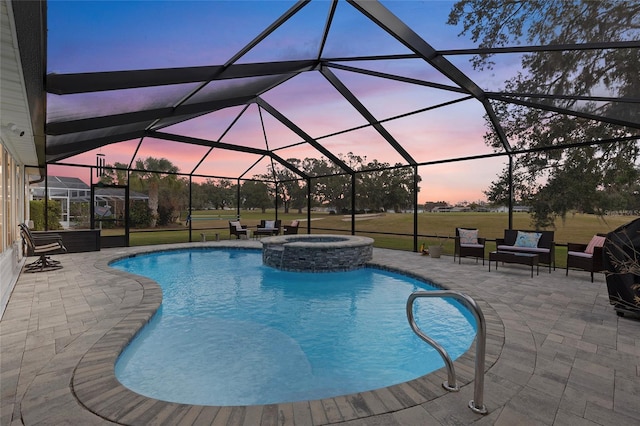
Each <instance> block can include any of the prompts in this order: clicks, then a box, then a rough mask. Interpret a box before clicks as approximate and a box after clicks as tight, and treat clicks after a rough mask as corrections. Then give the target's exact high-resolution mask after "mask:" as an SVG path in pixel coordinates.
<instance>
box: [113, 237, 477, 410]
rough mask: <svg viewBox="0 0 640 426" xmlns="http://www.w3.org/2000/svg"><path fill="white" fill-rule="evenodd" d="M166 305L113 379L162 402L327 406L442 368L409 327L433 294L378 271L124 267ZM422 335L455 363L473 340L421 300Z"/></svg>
mask: <svg viewBox="0 0 640 426" xmlns="http://www.w3.org/2000/svg"><path fill="white" fill-rule="evenodd" d="M111 266H112V267H114V268H117V269H121V270H125V271H129V272H132V273H135V274H139V275H143V276H147V277H149V278H151V279H153V280H155V281H157V282H158V283H159V284H160V286H161V287H162V292H163V302H162V306H161V308H160V309H159V310H158V312H157V313H156V315H155V316H154V317H153V318H152V320H151V321H150V322H149V323H148V324H147V325H146V326H145V327H144V328H143V329H142V330H141V331H140V333H139V334H138V335H137V336H136V337H135V338H134V340H133V341H132V342H131V343H130V345H129V346H127V347H126V348H125V350H124V351H123V353H122V354H121V355H120V357H119V359H118V361H117V363H116V368H115V369H116V377H117V378H118V380H119V381H120V382H121V383H122V384H123V385H125V386H127V387H128V388H130V389H131V390H133V391H135V392H137V393H139V394H142V395H145V396H148V397H152V398H156V399H160V400H165V401H171V402H179V403H185V404H194V405H255V404H272V403H279V402H292V401H300V400H311V399H320V398H326V397H331V396H337V395H344V394H349V393H355V392H361V391H365V390H372V389H376V388H380V387H385V386H390V385H393V384H397V383H402V382H406V381H409V380H412V379H414V378H417V377H420V376H422V375H424V374H427V373H429V372H431V371H434V370H437V369H439V368H441V367H443V366H444V363H443V361H442V360H441V358H440V357H439V355H438V354H437V353H436V351H435V350H433V349H432V348H431V347H430V346H429V345H428V344H426V343H425V342H423V341H422V340H421V339H420V338H419V337H418V336H416V335H415V334H414V333H413V331H412V330H411V328H410V327H409V324H408V321H407V318H406V310H405V309H406V308H405V306H406V301H407V298H408V297H409V295H410V294H411V293H412V292H413V291H417V290H426V289H427V290H428V289H433V287H431V286H429V285H428V284H425V283H423V282H421V281H418V280H414V279H412V278H409V277H406V276H403V275H400V274H396V273H391V272H387V271H382V270H378V269H373V268H363V269H359V270H356V271H350V272H331V273H299V272H285V271H280V270H276V269H273V268H270V267H267V266H263V265H262V256H261V252H260V251H255V250H237V249H192V250H176V251H162V252H156V253H153V254H146V255H140V256H135V257H131V258H126V259H123V260H119V261H117V262H115V263H113V264H112V265H111ZM415 317H416V322H417V323H418V325H419V326H420V327H421V328H422V329H423V330H424V331H425V332H426V333H427V334H428V335H429V336H430V337H433V338H435V339H436V341H438V342H439V343H441V344H442V345H443V346H444V347H445V349H446V350H447V351H448V352H449V354H450V356H451V357H452V358H453V359H455V358H457V357H459V356H460V355H462V354H463V353H464V352H466V351H467V350H468V348H469V347H470V345H471V343H472V342H473V339H474V337H475V322H474V319H473V316H472V314H471V313H470V312H468V311H467V310H466V309H465V308H464V307H462V306H461V305H459V304H458V303H457V302H455V301H452V300H443V299H437V298H425V299H419V300H417V301H416V303H415Z"/></svg>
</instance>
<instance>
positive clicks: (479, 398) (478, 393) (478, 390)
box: [407, 290, 488, 414]
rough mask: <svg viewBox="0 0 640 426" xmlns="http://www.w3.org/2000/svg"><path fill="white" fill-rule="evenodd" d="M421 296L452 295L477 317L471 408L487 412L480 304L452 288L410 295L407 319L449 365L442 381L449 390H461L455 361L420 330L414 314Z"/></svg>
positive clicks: (483, 331) (482, 318)
mask: <svg viewBox="0 0 640 426" xmlns="http://www.w3.org/2000/svg"><path fill="white" fill-rule="evenodd" d="M419 297H452V298H454V299H457V300H458V301H460V302H462V304H463V305H465V306H466V307H467V308H468V309H469V310H470V311H471V313H473V316H474V317H475V319H476V327H477V331H476V364H475V380H474V381H475V383H474V393H473V399H472V400H471V401H469V408H470V409H471V410H472V411H473V412H474V413H478V414H487V413H488V411H487V407H485V405H484V403H483V393H484V360H485V350H486V340H487V327H486V322H485V319H484V314H483V313H482V310H481V309H480V307H479V306H478V304H477V303H476V301H475V300H473V298H471V297H470V296H468V295H466V294H464V293H460V292H457V291H452V290H433V291H415V292H413V293H411V294H410V295H409V298H408V299H407V319H408V320H409V325H410V326H411V329H412V330H413V331H414V333H416V334H417V335H418V337H420V338H421V339H422V340H424V341H425V342H427V343H428V344H430V345H431V346H433V348H434V349H436V351H437V352H438V353H439V354H440V356H441V357H442V359H443V360H444V363H445V365H446V367H447V376H448V377H447V379H448V380H447V381H446V382H444V383H442V387H444V388H445V389H447V390H448V391H452V392H457V391H458V390H460V387H459V386H458V385H457V383H456V372H455V368H454V366H453V361H452V360H451V357H450V356H449V354H448V353H447V351H446V350H445V349H444V348H443V347H442V346H441V345H440V344H438V343H437V342H436V341H435V340H433V339H432V338H430V337H429V336H427V335H426V334H424V333H423V332H422V330H420V327H418V325H417V324H416V322H415V318H414V315H413V303H414V301H415V300H416V299H417V298H419Z"/></svg>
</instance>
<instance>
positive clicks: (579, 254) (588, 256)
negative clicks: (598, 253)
mask: <svg viewBox="0 0 640 426" xmlns="http://www.w3.org/2000/svg"><path fill="white" fill-rule="evenodd" d="M567 254H568V255H569V256H573V257H583V258H585V259H591V258H592V257H593V253H585V252H583V251H568V252H567Z"/></svg>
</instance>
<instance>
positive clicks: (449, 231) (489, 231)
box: [130, 210, 636, 267]
mask: <svg viewBox="0 0 640 426" xmlns="http://www.w3.org/2000/svg"><path fill="white" fill-rule="evenodd" d="M218 215H220V217H221V218H220V219H212V218H217V217H218ZM193 216H194V217H198V216H199V217H201V218H202V219H200V220H198V219H196V220H194V221H193V222H192V240H193V241H200V238H201V237H200V234H201V233H204V234H205V237H206V239H207V240H208V241H211V240H213V239H214V238H215V234H216V233H217V234H218V235H219V237H220V238H221V239H228V238H229V228H228V220H229V217H233V216H235V212H234V211H225V212H219V211H196V212H193ZM311 217H312V221H311V233H314V234H319V233H340V234H343V233H344V234H349V233H350V232H351V220H350V217H345V216H342V215H335V214H327V213H318V212H314V213H312V215H311ZM205 218H206V219H205ZM274 218H275V212H274V211H273V210H272V211H267V213H262V212H260V211H255V210H253V211H242V212H241V222H242V223H243V224H246V225H248V226H249V228H254V229H255V227H256V226H257V225H258V223H259V222H260V220H261V219H267V220H273V219H274ZM357 218H358V220H356V223H355V230H356V234H357V235H363V236H369V237H371V238H373V239H374V240H375V246H376V247H384V248H392V249H400V250H409V251H411V250H413V237H412V235H413V214H393V213H384V214H380V215H363V216H357ZM635 218H636V217H633V216H606V217H599V216H595V215H586V214H574V215H570V216H567V218H566V219H565V221H558V222H557V223H556V228H555V241H556V243H557V244H558V246H557V247H556V261H557V265H558V266H559V267H562V266H564V265H565V259H566V247H563V246H562V245H563V244H566V243H567V242H583V243H587V242H588V241H589V240H590V239H591V237H592V236H593V235H594V234H596V233H603V232H604V233H606V232H609V231H611V230H613V229H615V228H617V227H618V226H620V225H623V224H625V223H628V222H630V221H632V220H633V219H635ZM278 219H281V220H282V221H283V223H285V224H286V223H289V222H290V221H291V220H293V219H299V220H302V221H303V222H302V223H301V224H300V232H301V233H306V229H307V228H306V226H307V222H306V219H307V216H306V213H302V214H298V213H288V214H284V213H278ZM458 226H462V227H473V228H478V229H479V230H480V232H479V234H480V236H482V237H485V238H487V239H495V238H498V237H502V235H503V233H504V229H505V228H507V227H508V215H507V214H506V213H468V212H464V213H463V212H450V213H420V214H419V215H418V235H419V237H418V245H420V244H421V243H423V242H424V243H425V244H427V245H428V244H433V243H436V242H437V241H438V239H437V238H436V236H438V237H440V241H443V242H444V251H443V253H444V254H445V255H453V239H452V237H453V236H454V235H455V228H456V227H458ZM513 228H514V229H532V227H531V219H530V216H529V214H527V213H515V214H514V215H513ZM388 234H397V235H388ZM188 241H189V232H188V228H186V227H185V226H184V225H180V226H178V227H175V228H172V229H163V230H158V231H153V232H132V233H131V236H130V244H131V245H132V246H139V245H152V244H166V243H178V242H188ZM493 249H495V243H493V242H488V243H487V252H488V251H491V250H493Z"/></svg>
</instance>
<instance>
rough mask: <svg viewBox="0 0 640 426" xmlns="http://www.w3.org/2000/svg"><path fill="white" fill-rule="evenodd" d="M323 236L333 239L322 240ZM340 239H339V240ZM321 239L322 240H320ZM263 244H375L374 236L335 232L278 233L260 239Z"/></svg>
mask: <svg viewBox="0 0 640 426" xmlns="http://www.w3.org/2000/svg"><path fill="white" fill-rule="evenodd" d="M323 238H327V239H332V240H331V241H321V240H322V239H323ZM337 239H339V240H337ZM318 240H320V241H318ZM260 242H261V243H262V245H263V246H264V245H284V244H286V245H288V246H292V247H319V248H342V247H345V248H346V247H359V246H363V245H373V242H374V240H373V238H369V237H360V236H357V235H335V234H309V235H298V234H294V235H278V236H275V237H266V238H263V239H261V240H260Z"/></svg>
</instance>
